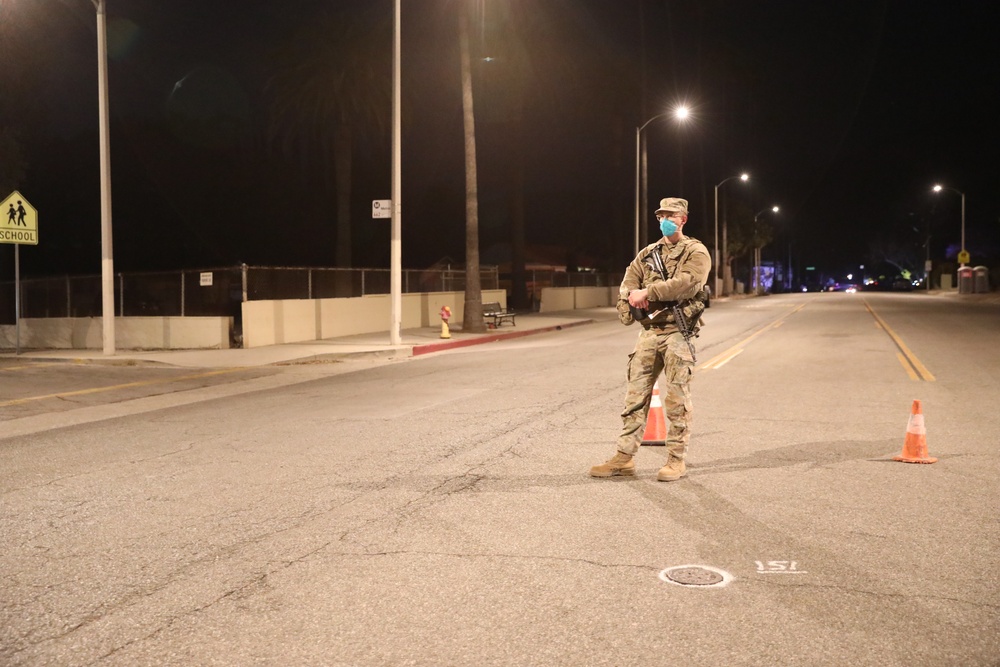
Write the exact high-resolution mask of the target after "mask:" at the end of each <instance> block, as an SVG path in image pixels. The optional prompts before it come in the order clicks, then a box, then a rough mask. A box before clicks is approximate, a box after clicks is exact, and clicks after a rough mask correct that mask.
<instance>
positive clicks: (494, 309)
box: [483, 301, 517, 329]
mask: <svg viewBox="0 0 1000 667" xmlns="http://www.w3.org/2000/svg"><path fill="white" fill-rule="evenodd" d="M483 319H486V320H490V319H492V320H493V323H492V324H491V325H490V328H491V329H496V328H497V327H498V326H500V325H501V324H503V323H504V320H510V323H511V324H512V325H514V326H517V324H515V322H514V313H513V312H512V311H509V310H504V309H503V307H501V306H500V302H499V301H494V302H493V303H484V304H483Z"/></svg>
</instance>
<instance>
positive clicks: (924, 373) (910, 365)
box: [865, 301, 937, 382]
mask: <svg viewBox="0 0 1000 667" xmlns="http://www.w3.org/2000/svg"><path fill="white" fill-rule="evenodd" d="M865 308H867V309H868V312H869V313H871V314H872V317H874V318H875V322H876V323H877V325H878V326H880V327H881V328H882V331H884V332H885V333H886V334H887V335H888V336H889V338H891V339H892V342H893V343H895V344H896V347H898V348H899V351H900V352H901V353H902V355H897V357H898V358H899V360H900V363H902V364H903V368H906V369H907V373H909V374H910V377H911V378H913V379H914V380H917V379H920V380H923V381H924V382H934V381H935V380H936V379H937V378H935V377H934V376H933V375H932V374H931V372H930V371H929V370H927V367H926V366H924V365H923V364H922V363H920V360H919V359H917V355H915V354H913V352H911V351H910V348H908V347H907V346H906V343H904V342H903V339H902V338H900V337H899V336H898V335H896V332H895V331H893V330H892V329H891V328H890V327H889V325H888V324H886V323H885V320H883V319H882V318H881V317H879V316H878V313H876V312H875V311H874V309H872V307H871V304H869V303H868V302H867V301H865ZM910 369H912V370H910ZM914 374H915V375H917V376H919V378H917V377H914Z"/></svg>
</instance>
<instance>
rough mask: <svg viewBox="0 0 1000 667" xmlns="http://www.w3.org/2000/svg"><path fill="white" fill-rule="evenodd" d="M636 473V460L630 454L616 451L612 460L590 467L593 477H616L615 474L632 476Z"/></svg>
mask: <svg viewBox="0 0 1000 667" xmlns="http://www.w3.org/2000/svg"><path fill="white" fill-rule="evenodd" d="M634 474H635V461H633V460H632V457H631V456H630V455H628V454H622V453H621V452H616V453H615V455H614V456H612V457H611V459H610V460H608V461H606V462H604V463H602V464H601V465H599V466H594V467H593V468H591V469H590V476H591V477H614V476H615V475H625V476H629V477H631V476H632V475H634Z"/></svg>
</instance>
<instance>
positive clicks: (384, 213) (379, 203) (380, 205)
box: [372, 199, 392, 218]
mask: <svg viewBox="0 0 1000 667" xmlns="http://www.w3.org/2000/svg"><path fill="white" fill-rule="evenodd" d="M391 217H392V200H391V199H375V200H372V218H391Z"/></svg>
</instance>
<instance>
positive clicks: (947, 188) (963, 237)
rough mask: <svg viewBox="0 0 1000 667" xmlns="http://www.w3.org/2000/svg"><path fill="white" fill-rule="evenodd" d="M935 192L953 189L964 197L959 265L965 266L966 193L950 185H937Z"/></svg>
mask: <svg viewBox="0 0 1000 667" xmlns="http://www.w3.org/2000/svg"><path fill="white" fill-rule="evenodd" d="M933 190H934V192H941V191H942V190H951V191H952V192H955V193H957V194H958V195H960V196H961V197H962V251H961V252H960V253H959V259H958V265H959V267H963V266H965V262H964V261H962V260H964V259H965V255H966V254H967V253H966V252H965V193H964V192H961V191H959V190H956V189H955V188H952V187H949V186H947V185H935V186H934V188H933Z"/></svg>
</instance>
